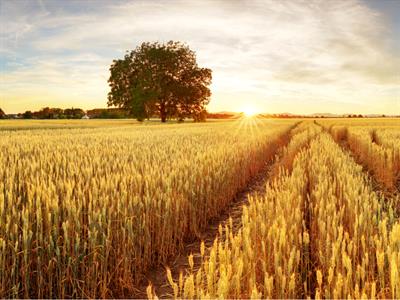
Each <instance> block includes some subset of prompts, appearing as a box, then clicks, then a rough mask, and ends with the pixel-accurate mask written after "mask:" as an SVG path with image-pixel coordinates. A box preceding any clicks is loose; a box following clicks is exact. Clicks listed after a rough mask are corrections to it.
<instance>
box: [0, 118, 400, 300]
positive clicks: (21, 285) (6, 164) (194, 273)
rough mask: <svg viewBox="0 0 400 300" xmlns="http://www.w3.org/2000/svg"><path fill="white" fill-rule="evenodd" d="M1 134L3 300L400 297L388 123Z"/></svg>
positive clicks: (82, 128)
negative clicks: (240, 196)
mask: <svg viewBox="0 0 400 300" xmlns="http://www.w3.org/2000/svg"><path fill="white" fill-rule="evenodd" d="M145 124H146V123H145ZM0 137H1V139H0V166H1V169H0V178H1V181H0V216H1V222H0V297H2V298H110V297H114V298H121V297H122V298H131V297H141V296H143V295H144V296H147V297H149V298H153V297H156V296H157V297H177V298H218V297H223V298H307V297H311V298H313V297H315V298H347V297H351V298H400V219H399V215H400V199H399V180H400V142H399V141H400V121H399V120H396V119H374V120H372V119H368V120H346V119H327V120H325V119H317V120H300V119H292V120H268V119H257V118H243V119H241V120H234V121H220V122H207V123H201V124H195V123H188V124H165V125H155V124H151V123H147V124H146V125H140V124H139V123H136V122H134V121H126V120H118V121H95V122H93V121H92V120H89V121H75V122H72V121H54V122H52V121H41V122H36V123H35V122H34V121H4V123H0ZM255 178H257V180H258V182H259V184H258V188H257V189H255V190H252V189H249V186H252V184H254V180H255ZM240 193H244V194H245V196H244V197H245V200H246V201H244V202H243V203H241V202H239V204H238V206H236V208H237V207H239V209H240V213H239V214H235V216H233V214H231V210H230V207H231V206H230V205H231V204H232V203H234V202H235V201H238V194H240ZM222 214H224V215H227V217H221V215H222ZM230 215H231V217H229V216H230ZM215 219H217V220H218V222H220V223H221V224H220V225H219V226H216V230H215V229H211V227H210V222H212V221H213V220H215ZM213 228H214V227H213ZM212 230H213V231H212ZM205 232H208V233H209V236H211V237H212V239H211V240H209V241H205V240H203V238H202V237H203V236H204V233H205ZM188 244H191V245H193V246H192V248H191V253H186V252H185V251H184V250H185V248H186V247H187V245H188ZM186 254H188V255H187V257H186ZM182 255H183V256H184V258H185V259H184V260H185V262H184V263H178V264H176V263H175V264H174V263H173V262H174V261H175V262H176V261H177V260H176V258H177V257H179V256H182ZM154 274H158V275H160V276H156V277H155V276H152V275H154ZM150 278H156V279H154V280H150ZM149 281H150V282H149ZM143 293H144V294H143Z"/></svg>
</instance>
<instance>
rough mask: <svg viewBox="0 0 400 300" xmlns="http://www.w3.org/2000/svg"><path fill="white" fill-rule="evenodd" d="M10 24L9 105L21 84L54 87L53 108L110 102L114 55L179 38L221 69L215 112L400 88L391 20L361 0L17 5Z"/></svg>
mask: <svg viewBox="0 0 400 300" xmlns="http://www.w3.org/2000/svg"><path fill="white" fill-rule="evenodd" d="M21 3H22V4H21ZM3 14H4V16H5V18H4V19H3ZM1 22H2V27H6V28H7V29H6V30H5V31H4V32H3V33H1V38H2V46H1V47H0V51H3V53H5V54H4V57H6V59H5V63H4V66H5V67H4V69H5V71H4V72H2V73H3V74H2V82H3V85H2V88H1V89H2V90H1V91H0V99H1V100H0V101H1V103H0V105H1V106H7V107H10V109H13V107H15V109H17V105H16V104H15V105H14V104H12V103H9V100H7V99H11V98H12V97H13V98H15V97H17V95H22V91H23V90H24V91H31V94H34V93H39V92H40V91H43V90H47V91H49V92H51V95H52V100H48V101H53V102H51V103H49V104H48V105H53V103H54V105H57V99H58V98H59V99H64V100H63V101H66V100H65V98H66V97H65V95H64V94H62V93H68V90H69V91H78V90H79V91H81V92H80V93H78V94H79V95H80V96H76V93H75V94H74V95H75V96H74V97H72V96H71V97H70V100H69V101H71V103H77V104H82V103H85V102H84V101H85V100H84V99H83V98H82V97H83V96H84V97H86V99H91V100H90V105H91V106H105V104H106V95H107V83H106V81H107V76H108V67H109V65H110V63H111V61H112V60H113V59H115V58H119V57H122V56H123V54H124V52H125V51H126V50H128V49H133V48H134V47H135V46H137V45H138V44H139V43H141V42H142V41H154V40H158V41H166V40H171V39H173V40H181V41H185V42H187V43H188V44H189V45H190V47H191V48H192V49H194V50H195V51H196V52H197V56H198V61H199V64H200V65H202V66H207V67H210V68H212V69H213V72H214V74H213V77H214V79H213V85H212V88H213V92H214V93H213V94H214V95H213V99H212V101H211V105H210V108H211V109H223V110H230V109H231V110H234V109H235V108H237V107H239V106H240V105H241V104H240V101H250V100H249V99H250V98H251V101H253V102H254V103H255V104H257V106H259V107H260V109H265V110H269V109H271V106H274V105H275V107H276V109H281V110H284V111H286V110H290V109H292V108H296V105H293V104H296V103H298V102H299V101H306V100H305V99H307V101H308V102H309V103H310V104H309V105H308V106H309V109H310V110H312V105H311V104H312V103H314V104H315V107H318V106H321V105H326V110H327V111H328V110H331V111H335V110H336V111H338V110H342V108H343V106H344V107H345V106H346V103H347V104H348V107H353V108H354V103H355V102H356V103H358V104H362V105H363V107H366V109H367V108H368V107H370V108H372V107H373V108H374V109H376V104H375V101H377V99H378V97H379V96H381V95H382V93H383V91H388V92H387V93H386V94H385V95H386V96H385V97H386V98H385V99H388V100H386V101H389V102H390V101H392V102H393V103H394V104H395V103H397V102H398V96H399V94H400V91H399V88H398V85H399V71H398V70H400V60H399V55H398V54H397V53H396V52H395V51H394V50H393V49H391V48H390V39H391V38H392V37H391V36H390V34H389V31H388V28H387V23H386V22H385V16H384V15H381V14H379V13H377V12H376V11H374V10H371V9H370V8H369V7H367V6H366V5H365V4H364V3H363V2H361V1H356V0H354V1H353V0H349V1H307V2H300V1H218V0H217V1H130V2H127V1H116V2H110V1H96V6H94V5H93V3H92V2H90V1H89V2H82V1H79V2H77V1H69V2H61V1H44V0H43V1H39V2H37V3H36V5H35V4H32V2H31V1H29V2H28V1H27V2H21V1H16V2H6V5H5V8H4V9H3V13H2V20H1ZM5 86H6V87H5ZM354 87H357V88H354ZM389 91H390V93H391V94H390V93H389ZM26 94H28V93H26ZM227 95H229V97H236V100H235V101H232V100H229V99H228V98H227ZM246 95H248V96H246ZM35 97H36V96H35ZM38 97H40V95H38V96H37V97H36V98H38ZM79 97H81V98H79ZM20 98H21V97H20ZM36 98H35V99H36ZM96 99H97V100H96ZM243 99H245V100H243ZM277 99H278V100H277ZM279 99H280V100H279ZM326 99H328V100H326ZM354 99H357V100H354ZM279 101H281V102H279ZM310 101H311V102H310ZM24 103H25V102H24ZM232 103H234V106H235V107H233V104H232ZM263 103H264V104H263ZM278 103H282V105H278ZM334 103H336V106H337V107H335V105H334ZM285 105H286V106H287V107H285ZM82 106H85V105H82ZM88 106H89V105H88ZM20 110H23V109H22V108H21V109H20ZM310 112H312V111H310Z"/></svg>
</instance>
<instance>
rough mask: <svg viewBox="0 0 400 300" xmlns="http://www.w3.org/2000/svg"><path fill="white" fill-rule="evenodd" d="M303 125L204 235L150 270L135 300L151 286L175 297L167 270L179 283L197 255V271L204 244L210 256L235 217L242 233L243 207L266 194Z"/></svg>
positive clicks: (280, 144)
mask: <svg viewBox="0 0 400 300" xmlns="http://www.w3.org/2000/svg"><path fill="white" fill-rule="evenodd" d="M300 123H301V122H298V123H296V124H295V125H294V126H293V127H292V128H291V129H290V130H289V131H288V132H287V133H286V134H284V135H283V136H282V137H280V138H279V139H278V146H277V149H276V151H275V153H274V158H272V159H271V160H269V161H268V162H266V164H265V166H264V167H263V168H262V169H261V170H260V171H259V172H258V173H257V174H256V175H255V176H254V177H253V178H251V179H250V181H249V182H248V184H247V186H246V187H245V189H243V190H242V191H240V192H238V193H237V194H236V196H235V198H234V199H233V200H232V201H231V202H230V204H229V205H228V206H227V207H226V208H225V209H224V210H223V211H222V212H221V213H220V214H219V215H218V216H217V217H214V218H212V219H211V220H210V221H209V223H208V225H207V227H206V228H205V229H204V230H203V231H202V232H201V233H200V235H199V236H198V237H196V238H195V240H192V241H191V242H190V243H187V244H186V245H185V246H184V247H183V251H181V252H180V253H179V254H178V255H175V256H174V257H173V258H172V259H171V260H170V261H168V262H167V263H166V264H164V265H161V266H158V267H156V268H153V269H151V270H149V272H147V274H146V276H145V277H146V279H147V282H146V283H145V284H143V286H140V287H139V289H138V291H137V293H136V294H135V295H133V298H135V299H142V298H147V293H146V288H147V286H148V284H149V283H151V285H152V289H153V291H154V292H155V294H156V295H157V297H159V298H160V299H168V298H173V290H172V287H171V286H170V284H169V283H168V280H167V272H166V268H167V267H168V268H169V269H170V270H171V274H172V277H173V279H174V281H175V280H177V279H178V278H179V274H180V273H183V275H184V276H185V275H186V274H187V273H188V270H189V263H188V256H189V255H190V254H192V255H193V261H194V268H193V269H194V270H195V271H197V270H198V269H199V267H200V264H201V254H200V244H201V242H202V241H203V242H204V244H205V256H206V257H207V256H208V253H209V249H210V248H211V246H212V245H213V242H214V240H215V238H216V237H217V236H218V228H219V226H220V225H222V227H224V226H225V225H227V224H228V223H229V219H230V218H232V224H233V228H232V231H233V233H236V232H238V230H239V229H240V228H241V225H242V212H243V206H245V205H247V204H248V195H249V194H255V193H258V192H263V191H264V190H265V186H266V183H267V181H270V180H271V179H273V178H274V177H275V176H276V175H277V174H278V172H279V166H280V162H281V159H282V155H283V150H284V148H285V147H286V146H287V145H288V143H289V142H290V140H291V137H292V130H293V129H294V128H296V127H297V126H298V125H299V124H300Z"/></svg>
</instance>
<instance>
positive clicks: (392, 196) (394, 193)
mask: <svg viewBox="0 0 400 300" xmlns="http://www.w3.org/2000/svg"><path fill="white" fill-rule="evenodd" d="M315 124H317V125H319V126H321V127H322V128H323V130H324V131H325V132H326V133H328V134H329V135H330V136H331V137H332V138H333V136H332V134H331V133H330V131H329V130H328V129H326V128H325V127H323V126H322V125H321V124H319V123H315ZM333 139H334V138H333ZM334 140H335V139H334ZM335 142H336V143H337V144H338V145H339V146H340V147H341V148H342V150H343V151H345V152H346V153H348V154H349V155H350V156H351V157H352V158H353V159H354V161H355V162H356V163H357V164H358V165H360V166H361V167H362V170H363V172H364V173H365V174H366V175H367V178H368V182H369V183H370V185H371V187H372V190H373V191H374V192H375V193H376V194H377V195H378V197H380V198H383V199H385V202H389V205H390V204H392V208H393V209H394V211H395V214H396V216H397V217H399V218H400V180H399V181H398V182H397V185H396V186H395V188H394V190H389V189H387V188H386V187H385V186H384V185H383V184H381V183H379V181H378V180H377V179H376V178H375V176H374V174H373V173H372V172H371V170H370V169H369V168H368V167H367V166H366V165H365V164H364V163H363V162H362V161H361V160H360V159H359V158H358V157H357V155H356V154H355V153H354V152H353V151H352V150H351V148H350V145H349V142H348V140H347V134H346V136H345V137H342V138H341V139H340V140H335ZM372 142H373V143H376V138H375V137H374V134H373V139H372Z"/></svg>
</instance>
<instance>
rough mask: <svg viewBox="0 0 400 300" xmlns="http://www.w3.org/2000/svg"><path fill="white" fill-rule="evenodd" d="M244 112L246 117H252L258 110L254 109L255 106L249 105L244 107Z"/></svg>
mask: <svg viewBox="0 0 400 300" xmlns="http://www.w3.org/2000/svg"><path fill="white" fill-rule="evenodd" d="M243 113H244V115H245V116H246V117H252V116H254V115H255V114H256V113H257V112H256V110H255V109H254V107H251V106H248V107H245V108H244V109H243Z"/></svg>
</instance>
